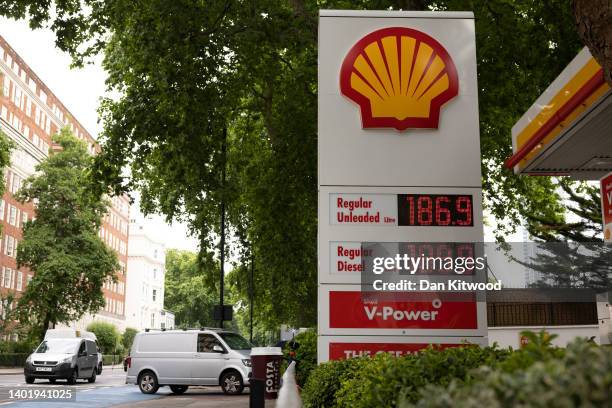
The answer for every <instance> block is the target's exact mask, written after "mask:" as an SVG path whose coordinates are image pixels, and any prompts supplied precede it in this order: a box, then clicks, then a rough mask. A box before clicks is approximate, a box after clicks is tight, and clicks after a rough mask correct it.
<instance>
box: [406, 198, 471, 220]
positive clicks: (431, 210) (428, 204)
mask: <svg viewBox="0 0 612 408" xmlns="http://www.w3.org/2000/svg"><path fill="white" fill-rule="evenodd" d="M397 215H398V225H400V226H414V227H471V226H473V225H474V217H473V205H472V196H471V195H465V194H398V196H397Z"/></svg>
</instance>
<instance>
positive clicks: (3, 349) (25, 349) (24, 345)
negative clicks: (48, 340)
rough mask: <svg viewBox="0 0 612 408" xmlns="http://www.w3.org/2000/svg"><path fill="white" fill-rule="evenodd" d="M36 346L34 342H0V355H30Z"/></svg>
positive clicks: (36, 343)
mask: <svg viewBox="0 0 612 408" xmlns="http://www.w3.org/2000/svg"><path fill="white" fill-rule="evenodd" d="M36 346H38V342H36V341H34V340H31V339H29V340H21V341H0V354H5V353H28V354H29V353H31V352H32V350H34V348H35V347H36Z"/></svg>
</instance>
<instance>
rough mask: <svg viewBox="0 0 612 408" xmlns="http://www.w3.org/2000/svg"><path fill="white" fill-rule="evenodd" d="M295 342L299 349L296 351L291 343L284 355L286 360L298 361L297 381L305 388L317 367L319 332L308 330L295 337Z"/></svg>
mask: <svg viewBox="0 0 612 408" xmlns="http://www.w3.org/2000/svg"><path fill="white" fill-rule="evenodd" d="M294 340H295V342H296V343H297V344H298V347H297V348H296V349H295V350H294V349H293V347H292V344H291V342H287V343H286V344H285V348H284V349H283V353H284V355H285V359H286V360H289V359H292V360H296V362H297V365H296V371H295V381H296V382H297V383H298V384H299V385H300V386H301V387H303V386H304V384H306V381H307V380H308V377H309V376H310V373H311V372H312V370H314V369H315V368H316V367H317V332H316V330H315V329H308V330H307V331H305V332H302V333H300V334H298V335H297V336H295V339H294ZM292 353H294V355H293V356H292V355H291V354H292Z"/></svg>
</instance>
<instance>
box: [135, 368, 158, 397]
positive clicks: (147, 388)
mask: <svg viewBox="0 0 612 408" xmlns="http://www.w3.org/2000/svg"><path fill="white" fill-rule="evenodd" d="M138 387H139V388H140V392H142V393H143V394H155V393H156V392H157V390H158V389H159V383H158V382H157V377H156V376H155V374H154V373H153V372H152V371H143V372H142V373H140V375H139V376H138Z"/></svg>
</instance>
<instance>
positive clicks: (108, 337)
mask: <svg viewBox="0 0 612 408" xmlns="http://www.w3.org/2000/svg"><path fill="white" fill-rule="evenodd" d="M87 331H90V332H93V333H94V334H95V335H96V337H97V339H98V341H97V343H98V346H99V347H100V349H101V350H102V353H109V354H111V353H115V351H116V350H117V346H118V345H119V341H120V340H121V336H120V334H119V331H118V330H117V328H116V327H115V325H114V324H111V323H106V322H92V323H90V324H89V326H87Z"/></svg>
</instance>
